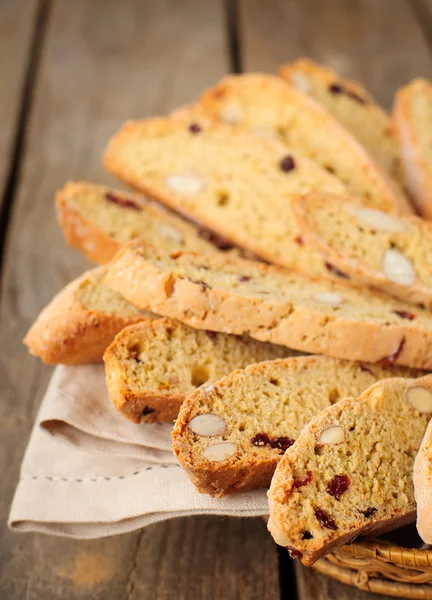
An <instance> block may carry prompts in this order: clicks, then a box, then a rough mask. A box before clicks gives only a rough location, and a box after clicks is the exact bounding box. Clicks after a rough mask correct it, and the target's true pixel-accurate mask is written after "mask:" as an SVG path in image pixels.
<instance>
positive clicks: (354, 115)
mask: <svg viewBox="0 0 432 600" xmlns="http://www.w3.org/2000/svg"><path fill="white" fill-rule="evenodd" d="M279 75H280V76H281V77H283V78H284V79H285V80H286V81H288V82H289V83H290V84H291V85H293V86H294V87H296V88H297V89H298V90H299V91H300V92H303V93H304V94H307V95H308V96H311V97H312V98H314V99H315V100H316V101H317V102H319V103H320V104H321V105H322V106H323V107H324V108H325V109H327V110H328V111H329V112H330V113H331V114H332V115H333V116H334V117H335V118H336V119H337V120H338V121H339V122H340V123H341V124H342V125H343V126H344V127H345V128H346V129H347V130H348V131H349V132H350V133H351V134H352V135H353V136H354V137H355V138H356V139H357V140H358V141H359V142H360V143H361V144H362V145H363V146H364V147H365V148H366V150H367V151H368V152H369V154H370V155H371V156H372V158H374V159H375V161H376V162H377V163H378V164H379V165H380V166H381V167H382V168H383V169H385V170H386V171H387V172H389V173H390V175H392V176H393V177H396V178H400V177H401V172H400V157H399V150H398V145H397V142H396V139H395V137H394V135H393V131H392V124H391V118H390V115H389V114H388V113H386V112H385V111H384V110H383V109H382V108H381V107H380V106H378V105H377V104H376V103H375V102H374V99H373V98H372V96H371V95H370V94H369V92H368V91H367V90H366V89H365V88H364V87H363V86H362V85H360V84H359V83H357V82H354V81H350V80H347V79H343V78H341V77H340V76H339V75H338V74H337V73H335V71H333V70H332V69H329V68H327V67H324V66H323V65H320V64H318V63H315V62H313V61H311V60H309V59H307V58H301V59H299V60H297V61H295V62H293V63H286V64H284V65H282V66H281V67H280V69H279Z"/></svg>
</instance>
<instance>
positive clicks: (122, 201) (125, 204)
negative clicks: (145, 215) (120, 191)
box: [105, 192, 142, 212]
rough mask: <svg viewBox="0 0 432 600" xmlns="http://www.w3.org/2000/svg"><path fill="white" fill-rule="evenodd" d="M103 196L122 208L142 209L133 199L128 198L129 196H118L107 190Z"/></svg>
mask: <svg viewBox="0 0 432 600" xmlns="http://www.w3.org/2000/svg"><path fill="white" fill-rule="evenodd" d="M105 198H106V199H107V200H108V202H112V204H117V206H121V207H122V208H132V210H136V211H138V212H140V211H141V210H142V207H141V206H140V205H139V204H137V203H136V202H134V201H133V200H130V199H129V198H120V197H119V196H116V195H115V194H112V193H111V192H107V193H106V194H105Z"/></svg>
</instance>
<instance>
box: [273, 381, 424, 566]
mask: <svg viewBox="0 0 432 600" xmlns="http://www.w3.org/2000/svg"><path fill="white" fill-rule="evenodd" d="M431 413H432V375H427V376H425V377H422V378H419V379H414V380H413V379H402V378H394V379H386V380H384V381H381V382H379V383H376V384H375V385H373V386H372V387H370V388H368V389H367V390H366V391H365V392H363V394H362V395H361V396H360V397H359V398H356V399H353V398H348V399H345V400H341V401H340V402H338V403H337V404H334V405H333V406H331V407H330V408H327V409H326V410H324V411H323V412H322V413H320V414H319V415H318V416H316V417H315V418H313V419H312V421H310V423H309V424H308V425H307V426H306V427H305V428H304V429H303V431H302V433H301V434H300V436H299V437H298V439H297V440H296V442H295V443H294V444H293V445H292V446H291V447H290V448H289V449H288V450H287V452H286V453H285V455H284V456H283V457H282V459H281V460H280V462H279V464H278V466H277V468H276V471H275V474H274V477H273V480H272V483H271V486H270V490H269V492H268V498H269V505H270V519H269V523H268V527H269V530H270V533H271V534H272V535H273V537H274V539H275V541H276V542H277V543H278V544H280V545H282V546H286V547H287V548H288V550H289V551H290V553H291V556H292V557H293V558H298V559H299V560H301V561H302V562H303V564H305V565H307V566H309V565H312V564H313V563H314V562H315V561H316V560H318V559H319V558H320V557H321V556H323V555H324V554H327V553H328V552H331V551H332V550H334V549H335V548H338V547H340V546H342V545H343V544H346V543H348V542H350V541H352V540H353V539H355V538H356V537H357V536H358V535H360V534H366V533H367V534H372V533H373V534H374V535H379V534H380V533H384V532H385V531H389V530H391V529H396V528H397V527H400V526H402V525H405V524H407V523H410V522H412V521H414V520H415V515H416V503H415V499H414V485H413V475H412V472H413V464H414V459H415V457H416V454H417V451H418V449H419V447H420V444H421V441H422V438H423V435H424V432H425V430H426V427H427V425H428V422H429V420H430V417H431Z"/></svg>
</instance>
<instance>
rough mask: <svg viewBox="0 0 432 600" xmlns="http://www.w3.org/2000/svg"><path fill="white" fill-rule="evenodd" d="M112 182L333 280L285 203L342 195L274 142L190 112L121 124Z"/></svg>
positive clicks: (324, 175)
mask: <svg viewBox="0 0 432 600" xmlns="http://www.w3.org/2000/svg"><path fill="white" fill-rule="evenodd" d="M104 161H105V166H106V167H107V168H108V170H109V171H111V172H112V173H113V174H114V175H116V176H117V177H119V178H120V179H122V180H123V181H125V182H127V183H128V184H130V185H132V186H133V187H134V188H137V189H139V190H141V191H143V192H146V193H148V194H150V195H151V196H152V197H153V198H157V199H158V200H160V201H161V202H163V203H164V204H166V205H168V206H169V207H171V208H173V209H175V210H177V211H178V212H180V213H182V214H183V215H185V216H186V217H188V218H190V219H192V220H193V221H196V222H199V223H201V224H202V225H204V226H205V227H207V228H208V229H210V230H211V231H214V232H215V233H217V234H219V235H221V236H222V237H223V238H224V239H227V240H228V241H230V242H231V243H232V244H234V245H236V246H239V247H241V248H245V249H247V250H249V251H251V252H253V253H254V254H255V255H258V256H260V257H261V258H263V259H264V260H266V261H268V262H271V263H276V264H281V265H284V266H290V267H294V268H296V269H298V270H301V271H305V272H307V273H311V274H313V273H315V274H320V275H322V276H327V277H332V278H337V277H339V276H341V277H343V276H344V274H337V273H334V272H333V271H329V270H328V268H327V267H326V265H325V264H324V262H323V261H322V259H321V256H320V255H319V253H317V252H315V251H314V250H313V249H311V248H308V247H307V246H306V244H304V242H303V240H302V239H301V236H300V235H299V232H298V230H297V229H296V227H295V223H294V219H293V215H292V211H291V207H290V204H289V200H290V199H291V198H292V197H293V195H295V194H301V195H302V194H305V193H307V192H311V191H317V190H320V191H327V192H329V193H334V194H345V192H346V190H345V187H344V186H343V184H342V183H341V182H340V181H339V180H338V179H337V178H336V177H334V176H333V175H332V174H331V173H329V172H328V171H327V170H325V169H323V168H322V167H320V166H319V165H318V164H317V163H315V162H313V161H311V160H310V159H308V158H304V157H303V156H302V155H301V153H299V152H298V151H297V150H294V151H293V150H291V149H290V148H288V147H287V146H286V145H285V144H283V143H282V142H281V141H280V140H278V139H272V138H263V137H257V136H255V135H252V134H251V133H249V132H247V131H242V130H240V129H233V128H232V127H230V126H228V125H226V124H224V123H221V122H214V121H210V120H209V119H208V118H206V117H203V116H202V113H200V112H199V111H197V110H196V109H194V108H192V109H183V110H182V111H181V112H180V113H178V114H177V115H176V116H172V117H166V118H158V119H149V120H147V121H136V122H130V123H127V124H126V125H125V126H124V127H123V128H122V129H121V130H120V131H119V132H118V133H116V134H115V135H114V137H113V138H112V139H111V141H110V143H109V145H108V148H107V150H106V153H105V158H104Z"/></svg>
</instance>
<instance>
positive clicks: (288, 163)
mask: <svg viewBox="0 0 432 600" xmlns="http://www.w3.org/2000/svg"><path fill="white" fill-rule="evenodd" d="M295 166H296V165H295V161H294V159H293V157H292V156H285V157H284V158H283V159H282V160H281V161H280V168H281V169H282V171H285V172H286V173H288V171H292V170H293V169H295Z"/></svg>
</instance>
